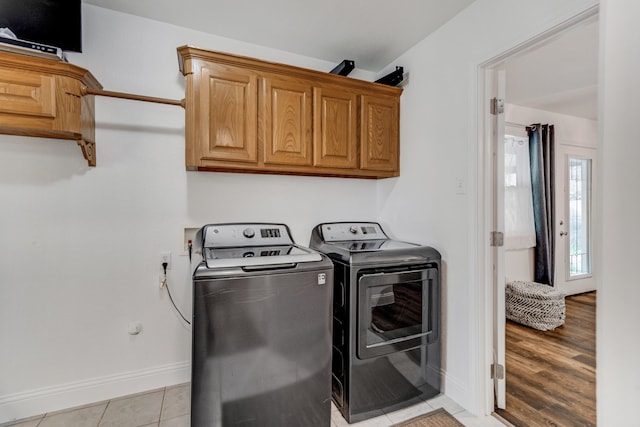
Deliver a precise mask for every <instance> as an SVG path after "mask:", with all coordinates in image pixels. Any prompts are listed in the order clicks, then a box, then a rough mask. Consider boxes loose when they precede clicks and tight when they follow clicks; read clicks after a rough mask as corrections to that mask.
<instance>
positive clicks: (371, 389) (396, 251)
mask: <svg viewBox="0 0 640 427" xmlns="http://www.w3.org/2000/svg"><path fill="white" fill-rule="evenodd" d="M309 246H310V247H311V248H314V249H317V250H318V251H320V252H323V253H325V254H327V255H328V256H329V257H330V258H331V260H332V261H333V263H334V299H333V301H334V302H333V363H332V365H333V367H332V398H333V401H334V402H335V404H336V406H337V407H338V408H339V409H340V412H341V413H342V415H343V416H344V418H345V419H346V420H347V421H348V422H350V423H352V422H356V421H361V420H364V419H367V418H371V417H375V416H379V415H381V414H383V413H385V412H390V411H394V410H397V409H400V408H402V407H406V406H409V405H412V404H415V403H418V402H421V401H423V400H426V399H428V398H431V397H433V396H436V395H437V394H439V393H440V377H441V372H440V360H441V355H440V351H441V348H440V261H441V257H440V253H439V252H438V251H437V250H435V249H433V248H431V247H428V246H420V245H417V244H413V243H407V242H401V241H397V240H393V239H390V238H389V237H388V236H387V235H386V234H385V233H384V231H383V230H382V228H381V227H380V225H379V224H377V223H371V222H343V223H326V224H320V225H318V226H316V227H315V228H314V229H313V231H312V233H311V242H310V244H309Z"/></svg>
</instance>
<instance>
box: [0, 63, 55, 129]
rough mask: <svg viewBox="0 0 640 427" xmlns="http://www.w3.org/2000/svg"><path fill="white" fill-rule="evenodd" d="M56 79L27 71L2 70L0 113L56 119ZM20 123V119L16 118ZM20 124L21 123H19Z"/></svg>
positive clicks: (0, 75)
mask: <svg viewBox="0 0 640 427" xmlns="http://www.w3.org/2000/svg"><path fill="white" fill-rule="evenodd" d="M54 94H55V78H54V76H52V75H47V74H41V73H30V72H26V71H22V72H15V71H13V70H0V101H2V102H0V112H1V113H10V114H18V115H22V116H26V117H32V118H39V117H46V118H51V119H53V118H55V117H56V103H55V96H54ZM14 121H15V122H18V121H19V118H17V117H14ZM18 124H19V123H18Z"/></svg>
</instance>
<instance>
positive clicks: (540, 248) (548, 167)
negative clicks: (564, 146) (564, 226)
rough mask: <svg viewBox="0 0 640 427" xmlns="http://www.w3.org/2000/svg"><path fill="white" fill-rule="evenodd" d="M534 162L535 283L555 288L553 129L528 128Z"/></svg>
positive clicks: (532, 168)
mask: <svg viewBox="0 0 640 427" xmlns="http://www.w3.org/2000/svg"><path fill="white" fill-rule="evenodd" d="M527 133H528V134H529V157H530V161H531V191H532V194H533V218H534V222H535V226H536V247H535V272H534V280H535V281H536V282H538V283H543V284H545V285H550V286H553V280H554V277H553V271H554V253H555V242H554V230H553V228H554V224H555V221H554V206H553V205H554V203H553V199H554V197H553V196H554V171H553V169H554V148H553V146H554V128H553V125H542V124H533V125H531V126H527Z"/></svg>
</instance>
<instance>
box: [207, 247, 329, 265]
mask: <svg viewBox="0 0 640 427" xmlns="http://www.w3.org/2000/svg"><path fill="white" fill-rule="evenodd" d="M204 258H205V262H206V264H207V268H230V267H250V266H255V267H258V266H264V267H269V266H279V265H281V266H289V265H290V266H293V265H295V264H297V263H301V262H313V261H320V260H322V255H320V254H319V253H317V252H316V251H314V250H311V249H308V248H303V247H301V246H298V245H278V246H253V247H252V246H243V247H236V248H206V249H205V254H204Z"/></svg>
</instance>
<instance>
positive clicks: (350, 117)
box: [313, 88, 358, 169]
mask: <svg viewBox="0 0 640 427" xmlns="http://www.w3.org/2000/svg"><path fill="white" fill-rule="evenodd" d="M313 97H314V123H313V127H314V155H313V164H314V166H321V167H332V168H351V169H353V168H357V167H358V158H357V156H358V144H357V139H356V138H357V117H356V111H357V96H356V95H355V94H354V93H351V92H349V91H346V90H336V89H327V88H314V94H313Z"/></svg>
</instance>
